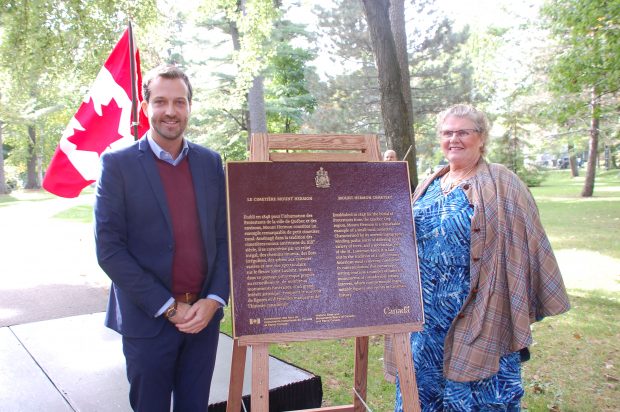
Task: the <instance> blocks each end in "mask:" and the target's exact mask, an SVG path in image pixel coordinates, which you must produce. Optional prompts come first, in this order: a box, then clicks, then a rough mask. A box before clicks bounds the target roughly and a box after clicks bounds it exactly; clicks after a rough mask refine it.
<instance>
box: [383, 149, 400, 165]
mask: <svg viewBox="0 0 620 412" xmlns="http://www.w3.org/2000/svg"><path fill="white" fill-rule="evenodd" d="M395 160H398V158H397V157H396V152H395V151H394V150H392V149H388V150H386V151H385V152H384V153H383V161H385V162H393V161H395Z"/></svg>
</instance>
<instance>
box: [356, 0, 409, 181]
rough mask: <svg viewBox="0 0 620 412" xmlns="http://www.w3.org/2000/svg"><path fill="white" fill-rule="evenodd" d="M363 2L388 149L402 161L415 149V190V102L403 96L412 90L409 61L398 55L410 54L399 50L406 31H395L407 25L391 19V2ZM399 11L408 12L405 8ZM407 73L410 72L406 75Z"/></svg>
mask: <svg viewBox="0 0 620 412" xmlns="http://www.w3.org/2000/svg"><path fill="white" fill-rule="evenodd" d="M362 2H363V5H364V12H365V14H366V20H367V22H368V28H369V32H370V38H371V43H372V48H373V51H374V54H375V61H376V65H377V74H378V77H379V91H380V96H381V114H382V118H383V128H384V131H385V136H386V139H387V141H388V147H390V148H392V149H394V150H395V151H396V154H397V156H398V157H399V158H403V157H404V155H405V153H406V152H407V150H408V148H409V147H412V148H413V150H412V156H410V157H408V158H407V159H405V160H407V163H408V164H409V176H410V179H411V185H412V186H413V187H415V186H417V184H418V172H417V166H416V156H415V140H414V138H413V118H412V111H411V110H410V109H409V108H410V105H411V103H408V102H407V101H406V96H405V94H408V93H403V89H404V88H407V89H409V87H410V85H409V82H408V79H409V73H408V72H409V64H408V59H407V63H403V64H402V65H401V63H400V62H399V57H398V56H399V55H401V54H402V53H404V54H405V55H406V54H407V52H406V50H405V51H400V52H399V51H398V50H397V46H396V39H395V35H394V33H395V32H398V33H404V30H401V29H396V28H393V26H397V25H398V24H399V23H401V22H403V23H404V17H403V18H402V19H400V18H396V16H394V15H392V16H390V1H389V0H363V1H362ZM397 3H398V2H397ZM400 3H402V0H400ZM399 10H400V11H401V12H402V13H404V7H402V8H399ZM399 45H400V46H401V47H405V45H406V42H399ZM394 62H396V63H397V64H394ZM403 66H404V67H403ZM403 71H406V72H407V73H406V74H404V73H403ZM408 91H409V90H408Z"/></svg>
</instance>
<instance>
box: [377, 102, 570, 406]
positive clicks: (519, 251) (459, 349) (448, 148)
mask: <svg viewBox="0 0 620 412" xmlns="http://www.w3.org/2000/svg"><path fill="white" fill-rule="evenodd" d="M437 131H438V135H439V138H440V140H441V149H442V151H443V153H444V156H445V157H446V159H447V160H448V163H449V165H448V166H446V167H444V168H443V169H441V170H439V171H438V172H436V173H435V174H433V175H432V176H431V177H430V178H429V179H428V180H427V181H425V182H424V183H423V184H422V185H421V186H420V187H418V188H417V189H416V191H415V193H414V196H413V200H412V203H413V211H414V219H415V227H416V237H417V245H418V246H417V247H418V257H419V265H420V266H419V267H420V279H421V283H422V291H423V293H422V295H423V302H424V316H425V324H424V330H423V331H421V332H416V333H412V334H411V348H412V352H413V359H414V365H415V370H416V378H417V383H418V391H419V396H420V404H421V406H422V410H423V411H486V410H494V411H495V410H499V411H518V410H520V399H521V397H522V396H523V385H522V382H521V368H520V352H522V353H526V352H527V347H528V345H530V344H531V343H532V336H531V331H530V323H532V322H534V321H537V320H540V319H542V318H543V317H545V316H550V315H556V314H559V313H563V312H565V311H567V310H568V309H569V303H568V296H567V295H566V290H565V288H564V283H563V281H562V277H561V275H560V271H559V269H558V266H557V262H556V260H555V257H554V255H553V251H552V250H551V246H550V244H549V240H548V239H547V236H546V234H545V232H544V230H543V228H542V226H541V223H540V218H539V215H538V210H537V207H536V204H535V203H534V199H533V198H532V196H531V194H530V192H529V190H528V189H527V187H526V186H525V185H524V184H523V183H522V182H521V181H520V180H519V178H518V177H517V176H516V175H515V174H514V173H512V172H510V171H509V170H508V169H506V168H505V167H504V166H501V165H498V164H490V163H487V162H486V161H485V160H484V158H483V154H484V152H485V144H486V142H487V139H488V135H489V124H488V121H487V118H486V116H485V115H484V114H483V113H482V112H480V111H478V110H476V109H475V108H473V107H471V106H467V105H456V106H453V107H451V108H449V109H447V110H445V111H444V112H442V113H441V114H440V115H439V116H438V123H437ZM528 354H529V353H528ZM392 356H393V354H391V353H389V348H386V372H387V374H388V376H390V374H392V373H393V372H394V371H393V369H389V368H390V364H391V362H390V361H391V359H392ZM395 410H396V411H402V410H403V409H402V398H401V392H400V386H399V385H398V382H397V391H396V407H395Z"/></svg>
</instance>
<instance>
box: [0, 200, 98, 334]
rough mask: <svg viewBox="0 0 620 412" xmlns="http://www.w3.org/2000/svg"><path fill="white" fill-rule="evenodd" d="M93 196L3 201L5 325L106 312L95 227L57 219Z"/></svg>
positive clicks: (0, 304) (0, 261)
mask: <svg viewBox="0 0 620 412" xmlns="http://www.w3.org/2000/svg"><path fill="white" fill-rule="evenodd" d="M33 196H34V195H33ZM93 199H94V197H93V195H87V196H80V197H78V198H76V199H62V198H56V197H54V198H52V199H48V200H36V201H29V202H15V203H10V204H0V326H9V325H17V324H22V323H27V322H33V321H38V320H45V319H55V318H60V317H65V316H71V315H78V314H85V313H94V312H101V311H103V310H105V304H106V301H107V293H108V288H109V284H110V281H109V279H108V278H107V276H106V275H105V274H104V273H103V271H102V270H101V269H100V268H99V266H98V265H97V262H96V259H95V251H94V238H93V231H92V225H90V224H84V223H77V222H73V221H70V220H65V219H58V218H54V216H55V215H56V214H57V213H59V212H61V211H64V210H67V209H70V208H72V207H78V206H84V205H92V203H93Z"/></svg>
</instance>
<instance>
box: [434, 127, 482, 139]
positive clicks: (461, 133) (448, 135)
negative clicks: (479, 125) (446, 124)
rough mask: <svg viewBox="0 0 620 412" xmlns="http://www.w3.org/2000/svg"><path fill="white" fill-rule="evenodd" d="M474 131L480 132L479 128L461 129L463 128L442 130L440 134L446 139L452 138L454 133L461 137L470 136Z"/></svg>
mask: <svg viewBox="0 0 620 412" xmlns="http://www.w3.org/2000/svg"><path fill="white" fill-rule="evenodd" d="M472 133H479V130H478V129H461V130H442V131H440V132H439V135H440V136H441V137H443V138H444V139H450V138H451V137H452V136H453V135H454V136H456V137H458V138H459V139H460V138H462V137H469V136H470V135H471V134H472Z"/></svg>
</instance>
